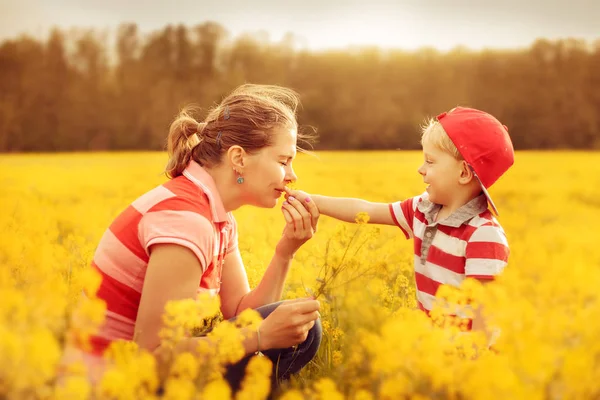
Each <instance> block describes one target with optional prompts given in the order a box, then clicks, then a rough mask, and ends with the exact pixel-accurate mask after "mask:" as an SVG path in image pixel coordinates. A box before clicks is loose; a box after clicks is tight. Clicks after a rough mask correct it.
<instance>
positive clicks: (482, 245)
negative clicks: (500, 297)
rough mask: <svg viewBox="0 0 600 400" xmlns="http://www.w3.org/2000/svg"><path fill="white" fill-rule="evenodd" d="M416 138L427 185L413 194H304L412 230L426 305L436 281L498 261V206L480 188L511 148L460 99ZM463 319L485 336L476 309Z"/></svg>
mask: <svg viewBox="0 0 600 400" xmlns="http://www.w3.org/2000/svg"><path fill="white" fill-rule="evenodd" d="M421 144H422V146H423V155H424V158H425V161H424V163H423V165H422V166H421V167H420V168H419V169H418V172H419V174H421V176H422V177H423V181H424V182H425V183H426V184H427V185H428V186H427V189H426V192H425V193H423V194H421V195H420V196H416V197H413V198H409V199H407V200H404V201H399V202H395V203H392V204H385V203H373V202H369V201H366V200H361V199H353V198H335V197H327V196H319V195H312V196H311V199H312V201H314V202H315V204H316V205H317V207H318V208H319V211H320V213H321V214H324V215H328V216H331V217H333V218H336V219H339V220H342V221H347V222H354V219H355V216H356V214H357V213H359V212H366V213H368V215H369V217H370V218H369V223H373V224H385V225H396V226H398V227H399V228H400V229H401V230H402V232H403V233H404V235H405V236H406V238H407V239H409V238H414V267H415V280H416V287H417V300H418V305H419V308H420V309H421V310H423V311H425V312H427V313H429V311H431V309H432V307H433V303H434V300H435V298H434V296H435V294H436V292H437V289H438V288H439V287H440V285H442V284H446V285H451V286H454V287H458V286H459V285H460V284H461V282H462V281H463V280H465V278H467V277H471V278H476V279H479V280H482V281H489V280H492V279H494V277H495V276H496V275H498V274H499V273H500V272H501V271H502V270H503V269H504V267H505V266H506V264H507V261H508V255H509V248H508V243H507V240H506V236H505V234H504V231H503V229H502V227H501V226H500V224H499V223H498V221H497V220H496V218H494V216H493V215H492V212H491V210H493V211H494V213H495V214H496V215H497V214H498V212H497V210H496V206H495V205H494V203H493V202H492V199H491V197H490V195H489V193H488V191H487V189H488V188H489V187H490V186H491V185H492V184H493V183H494V182H496V180H497V179H498V178H500V176H502V174H504V173H505V172H506V171H507V170H508V169H509V167H510V166H511V165H512V164H513V163H514V150H513V145H512V143H511V140H510V137H509V135H508V131H507V128H506V126H504V125H502V124H501V123H500V122H499V121H498V120H497V119H496V118H494V117H493V116H492V115H490V114H488V113H485V112H483V111H479V110H476V109H472V108H462V107H457V108H454V109H452V110H451V111H449V112H447V113H442V114H440V115H438V116H437V118H436V119H432V120H431V121H430V123H429V125H428V126H426V127H425V128H424V130H423V135H422V140H421ZM288 195H291V196H296V197H298V196H300V197H302V198H303V197H304V196H305V194H304V193H298V192H296V193H295V191H289V192H288ZM488 206H489V208H491V210H490V209H489V208H488ZM459 314H462V313H459ZM468 322H469V323H468V328H471V322H472V329H474V330H482V331H484V333H485V334H486V336H487V337H488V340H490V333H489V332H488V329H486V326H485V323H484V321H483V319H482V317H481V310H475V312H474V318H473V321H468Z"/></svg>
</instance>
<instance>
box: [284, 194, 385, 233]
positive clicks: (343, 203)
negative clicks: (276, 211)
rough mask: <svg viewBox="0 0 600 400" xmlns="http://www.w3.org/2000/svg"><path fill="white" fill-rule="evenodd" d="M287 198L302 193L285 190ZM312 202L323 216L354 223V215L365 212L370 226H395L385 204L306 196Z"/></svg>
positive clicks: (347, 198)
mask: <svg viewBox="0 0 600 400" xmlns="http://www.w3.org/2000/svg"><path fill="white" fill-rule="evenodd" d="M286 192H287V195H288V196H298V194H299V193H304V192H301V191H299V190H292V189H287V188H286ZM306 195H307V196H309V197H310V199H311V201H314V202H315V204H316V205H317V208H318V209H319V212H320V213H321V214H323V215H327V216H329V217H333V218H335V219H339V220H341V221H346V222H355V218H356V215H357V214H358V213H360V212H365V213H367V214H368V215H369V223H370V224H379V225H395V223H394V219H393V218H392V214H391V212H390V206H389V204H387V203H373V202H370V201H366V200H363V199H357V198H350V197H330V196H321V195H312V194H306Z"/></svg>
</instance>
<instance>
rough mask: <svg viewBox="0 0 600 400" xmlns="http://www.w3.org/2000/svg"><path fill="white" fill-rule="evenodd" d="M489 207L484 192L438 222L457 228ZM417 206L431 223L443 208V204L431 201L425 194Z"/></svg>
mask: <svg viewBox="0 0 600 400" xmlns="http://www.w3.org/2000/svg"><path fill="white" fill-rule="evenodd" d="M487 207H488V205H487V198H486V197H485V195H484V194H480V195H479V196H477V197H475V198H474V199H472V200H471V201H469V202H468V203H466V204H464V205H463V206H461V207H460V208H458V209H457V210H455V211H454V212H453V213H452V214H450V215H449V216H448V217H447V218H445V219H443V220H442V221H437V223H438V224H440V225H446V226H452V227H455V228H457V227H459V226H461V225H462V224H464V223H465V222H467V221H468V220H470V219H471V218H473V217H475V216H476V215H479V214H481V213H482V212H484V211H485V210H487ZM417 208H418V209H419V211H421V212H422V213H423V214H424V215H425V218H426V219H427V221H428V222H429V223H432V222H433V219H434V217H435V215H436V214H437V212H438V211H439V210H440V208H442V206H441V205H439V204H436V203H432V202H431V201H429V196H428V195H425V196H423V197H422V198H421V201H420V202H419V203H418V204H417Z"/></svg>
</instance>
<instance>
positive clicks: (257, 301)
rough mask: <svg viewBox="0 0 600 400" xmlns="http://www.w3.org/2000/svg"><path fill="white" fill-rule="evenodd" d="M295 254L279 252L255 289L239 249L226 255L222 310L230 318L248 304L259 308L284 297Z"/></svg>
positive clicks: (250, 306) (248, 306)
mask: <svg viewBox="0 0 600 400" xmlns="http://www.w3.org/2000/svg"><path fill="white" fill-rule="evenodd" d="M291 261H292V258H291V257H287V258H286V257H282V256H279V255H278V254H277V253H275V255H274V256H273V258H272V259H271V262H270V263H269V266H268V267H267V270H266V271H265V274H264V275H263V277H262V279H261V281H260V283H259V284H258V286H257V287H256V288H254V290H250V287H249V285H248V277H247V275H246V270H245V269H244V264H243V262H242V257H241V256H240V253H239V251H238V250H236V251H233V252H231V253H230V254H228V255H227V257H225V264H224V266H223V274H222V281H223V283H222V285H221V293H220V294H221V311H222V312H223V316H224V317H225V318H231V317H234V316H235V315H237V314H239V313H240V312H242V311H243V310H245V309H246V308H258V307H260V306H263V305H266V304H270V303H274V302H276V301H279V300H280V299H281V295H282V293H283V287H284V285H285V279H286V277H287V273H288V271H289V268H290V264H291Z"/></svg>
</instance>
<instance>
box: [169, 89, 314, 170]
mask: <svg viewBox="0 0 600 400" xmlns="http://www.w3.org/2000/svg"><path fill="white" fill-rule="evenodd" d="M299 104H300V101H299V96H298V94H297V93H296V92H295V91H293V90H292V89H288V88H284V87H281V86H274V85H256V84H244V85H241V86H239V87H238V88H237V89H235V90H234V91H233V92H231V93H230V94H229V95H228V96H227V97H225V98H224V99H223V101H222V102H221V103H220V104H219V105H217V106H216V107H214V108H212V109H211V110H209V112H208V114H207V116H206V118H205V119H204V121H202V122H198V121H197V120H196V119H195V118H194V117H193V113H194V111H195V109H194V108H193V107H186V108H184V109H183V110H182V111H181V112H180V113H179V115H178V116H177V117H176V118H175V120H174V121H173V122H172V123H171V127H170V129H169V135H168V137H167V151H168V153H169V161H168V163H167V166H166V168H165V173H166V174H167V176H169V177H170V178H175V177H177V176H179V175H181V174H182V173H183V171H184V170H185V168H186V167H187V166H188V164H189V162H190V161H191V160H194V161H196V162H197V163H199V164H200V165H203V166H208V167H212V166H215V165H218V164H220V163H221V158H222V156H223V154H225V152H227V150H228V149H229V148H230V147H231V146H234V145H238V146H241V147H242V148H243V149H244V150H245V151H246V152H247V153H249V154H253V153H256V152H258V151H259V150H260V149H262V148H264V147H268V146H270V145H272V144H273V142H274V138H273V130H274V128H277V127H290V128H293V129H298V123H297V121H296V110H297V108H298V106H299ZM297 138H298V140H303V141H306V142H310V141H311V139H312V138H313V137H312V136H311V135H310V134H305V133H303V132H298V134H297ZM300 150H301V149H300Z"/></svg>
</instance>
